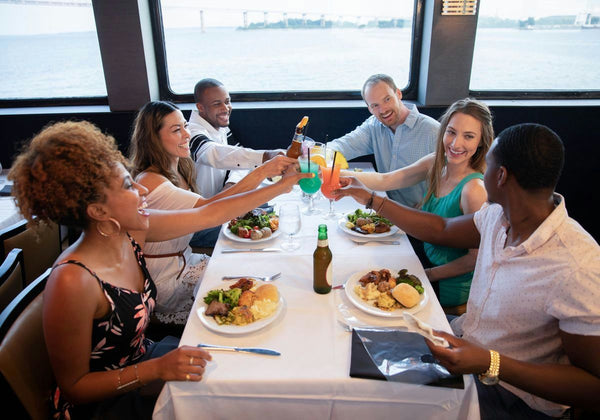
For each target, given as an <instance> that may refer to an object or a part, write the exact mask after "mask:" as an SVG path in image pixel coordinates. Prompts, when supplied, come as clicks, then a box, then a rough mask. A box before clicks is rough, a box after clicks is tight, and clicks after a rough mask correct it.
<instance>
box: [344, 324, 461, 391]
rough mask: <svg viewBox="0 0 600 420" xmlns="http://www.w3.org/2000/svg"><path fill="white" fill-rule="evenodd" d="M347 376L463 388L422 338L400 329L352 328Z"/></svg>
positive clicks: (457, 378) (458, 379) (456, 377)
mask: <svg viewBox="0 0 600 420" xmlns="http://www.w3.org/2000/svg"><path fill="white" fill-rule="evenodd" d="M350 376H351V377H353V378H366V379H379V380H387V381H391V382H406V383H412V384H422V385H430V386H439V387H446V388H460V389H463V388H464V382H463V377H462V375H459V376H454V375H451V374H450V373H449V372H448V371H447V370H446V369H445V368H444V367H443V366H442V365H440V364H439V363H438V362H437V360H435V358H434V357H433V356H432V354H431V352H430V351H429V347H427V344H425V339H424V338H423V337H421V336H420V335H418V334H415V333H412V332H407V331H401V330H373V329H354V330H353V331H352V352H351V357H350Z"/></svg>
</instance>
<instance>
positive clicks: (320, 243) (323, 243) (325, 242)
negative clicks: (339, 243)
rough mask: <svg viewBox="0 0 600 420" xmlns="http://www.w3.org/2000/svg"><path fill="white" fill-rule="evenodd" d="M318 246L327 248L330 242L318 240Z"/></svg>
mask: <svg viewBox="0 0 600 420" xmlns="http://www.w3.org/2000/svg"><path fill="white" fill-rule="evenodd" d="M317 246H318V247H319V248H325V247H326V246H329V240H328V239H318V240H317Z"/></svg>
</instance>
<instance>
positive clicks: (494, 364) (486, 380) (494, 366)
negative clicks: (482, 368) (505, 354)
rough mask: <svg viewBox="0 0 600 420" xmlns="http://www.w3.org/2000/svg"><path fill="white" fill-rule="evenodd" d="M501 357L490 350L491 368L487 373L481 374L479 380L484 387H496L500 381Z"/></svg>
mask: <svg viewBox="0 0 600 420" xmlns="http://www.w3.org/2000/svg"><path fill="white" fill-rule="evenodd" d="M499 374H500V355H499V354H498V352H497V351H495V350H490V368H489V369H488V370H487V372H485V373H480V374H479V380H480V381H481V383H482V384H484V385H496V384H497V383H498V382H499V381H500V379H499V378H498V375H499Z"/></svg>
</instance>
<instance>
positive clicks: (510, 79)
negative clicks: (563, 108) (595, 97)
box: [470, 0, 600, 91]
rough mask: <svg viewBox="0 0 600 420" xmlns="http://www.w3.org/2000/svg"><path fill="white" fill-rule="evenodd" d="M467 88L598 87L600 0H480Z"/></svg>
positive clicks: (559, 88)
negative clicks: (471, 65) (471, 66)
mask: <svg viewBox="0 0 600 420" xmlns="http://www.w3.org/2000/svg"><path fill="white" fill-rule="evenodd" d="M479 3H480V8H481V9H480V11H479V21H478V24H477V38H476V41H475V52H474V58H473V70H472V72H471V86H470V88H471V90H565V91H566V90H597V89H600V67H599V66H598V63H599V62H600V1H598V0H593V1H590V0H570V1H568V2H567V1H564V0H544V1H541V0H540V1H521V0H485V1H480V2H479Z"/></svg>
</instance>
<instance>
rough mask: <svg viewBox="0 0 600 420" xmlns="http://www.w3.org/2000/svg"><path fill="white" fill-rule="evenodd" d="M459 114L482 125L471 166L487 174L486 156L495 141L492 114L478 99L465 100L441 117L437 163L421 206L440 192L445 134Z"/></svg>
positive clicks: (455, 103)
mask: <svg viewBox="0 0 600 420" xmlns="http://www.w3.org/2000/svg"><path fill="white" fill-rule="evenodd" d="M457 112H459V113H461V114H466V115H470V116H471V117H473V118H475V119H476V120H478V121H479V122H480V123H481V142H480V143H479V146H478V147H477V151H476V152H475V154H473V156H471V159H470V160H469V166H470V167H471V168H472V169H474V170H475V171H477V172H480V173H483V172H485V155H486V153H487V151H488V150H489V148H490V145H491V144H492V141H493V140H494V127H493V126H492V113H491V111H490V109H489V108H488V106H487V105H486V104H484V103H483V102H481V101H478V100H477V99H472V98H465V99H460V100H458V101H456V102H454V103H453V104H452V105H450V106H449V107H448V109H447V110H446V112H444V114H443V115H442V116H441V117H440V129H439V132H438V136H437V146H436V151H435V161H434V163H433V166H432V167H431V170H430V171H429V174H428V175H427V180H428V188H427V194H425V198H423V201H422V202H421V205H423V204H425V203H426V202H427V200H429V198H431V196H432V195H433V194H434V193H435V192H436V191H437V190H438V187H439V185H440V180H441V178H442V172H443V170H444V167H445V166H446V153H445V151H444V134H445V133H446V128H447V127H448V124H449V123H450V120H451V119H452V116H454V114H456V113H457Z"/></svg>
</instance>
